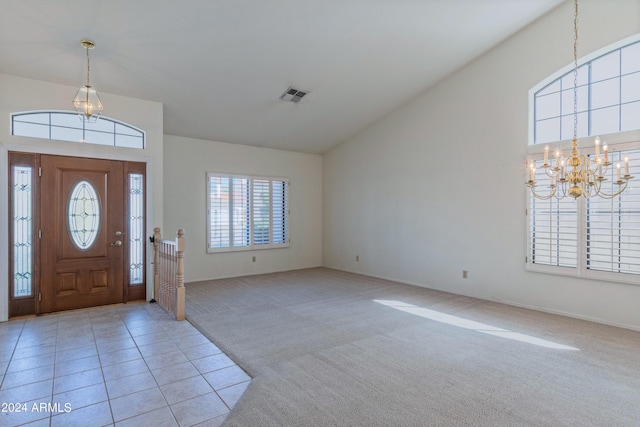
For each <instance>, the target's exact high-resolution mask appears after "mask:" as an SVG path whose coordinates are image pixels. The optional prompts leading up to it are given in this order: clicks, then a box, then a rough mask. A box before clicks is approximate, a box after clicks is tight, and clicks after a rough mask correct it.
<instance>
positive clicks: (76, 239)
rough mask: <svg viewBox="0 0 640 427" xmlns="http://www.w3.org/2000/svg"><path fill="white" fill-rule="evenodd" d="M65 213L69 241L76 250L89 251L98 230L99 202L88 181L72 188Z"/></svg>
mask: <svg viewBox="0 0 640 427" xmlns="http://www.w3.org/2000/svg"><path fill="white" fill-rule="evenodd" d="M67 212H68V217H69V218H68V219H69V234H70V235H71V241H73V243H74V244H75V245H76V247H77V248H78V249H81V250H87V249H89V248H90V247H91V246H92V245H93V243H94V242H95V241H96V238H97V237H98V229H99V228H100V201H99V199H98V193H96V190H95V188H93V185H91V183H90V182H89V181H80V182H78V183H77V184H76V185H75V187H73V190H72V191H71V196H70V197H69V206H68V209H67Z"/></svg>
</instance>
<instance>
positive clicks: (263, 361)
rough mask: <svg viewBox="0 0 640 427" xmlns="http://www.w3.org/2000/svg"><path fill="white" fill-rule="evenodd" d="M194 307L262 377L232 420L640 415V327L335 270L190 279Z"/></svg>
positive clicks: (343, 422) (284, 422)
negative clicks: (552, 345)
mask: <svg viewBox="0 0 640 427" xmlns="http://www.w3.org/2000/svg"><path fill="white" fill-rule="evenodd" d="M376 300H377V301H380V300H383V301H396V302H394V303H386V304H387V305H384V304H381V303H379V302H376ZM389 305H395V306H399V307H400V308H403V309H404V310H405V311H402V310H398V309H396V308H394V307H391V306H389ZM425 309H427V310H425ZM407 311H409V312H407ZM425 315H426V316H427V317H425ZM187 316H188V318H189V320H190V321H191V322H192V323H194V324H195V325H196V327H198V328H199V329H200V330H201V331H202V332H203V333H204V334H205V335H207V336H208V337H209V338H211V339H212V340H213V341H214V343H215V344H217V345H218V346H220V347H221V348H222V349H224V351H225V352H226V353H227V354H229V356H231V357H232V358H233V359H234V360H235V361H236V362H237V363H238V364H239V365H240V366H242V367H243V368H244V369H245V370H246V371H247V372H248V373H249V374H250V375H251V376H252V377H254V380H253V381H252V383H251V385H250V387H249V388H248V390H247V391H246V393H245V395H244V396H243V397H242V399H241V400H240V402H239V403H238V404H237V405H236V407H235V409H234V410H233V412H232V413H231V414H230V415H229V417H228V418H227V421H226V422H225V425H227V426H251V427H253V426H256V427H258V426H259V427H264V426H305V427H309V426H580V427H585V426H635V427H637V426H640V332H635V331H629V330H625V329H620V328H615V327H610V326H605V325H600V324H595V323H590V322H585V321H580V320H576V319H570V318H565V317H561V316H554V315H550V314H545V313H540V312H535V311H530V310H525V309H520V308H515V307H510V306H506V305H502V304H496V303H491V302H487V301H483V300H478V299H473V298H468V297H462V296H457V295H452V294H448V293H444V292H438V291H433V290H428V289H424V288H419V287H415V286H409V285H403V284H399V283H395V282H390V281H385V280H380V279H374V278H370V277H365V276H360V275H355V274H349V273H344V272H339V271H335V270H330V269H326V268H316V269H308V270H299V271H293V272H286V273H275V274H267V275H260V276H250V277H243V278H236V279H226V280H216V281H209V282H199V283H189V284H188V285H187ZM454 316H455V317H454ZM429 317H430V318H429ZM434 317H436V318H438V317H439V318H438V319H437V320H433V318H434ZM468 321H474V322H475V323H469V322H468ZM487 332H489V333H493V334H494V335H490V334H488V333H487ZM496 334H497V335H500V336H496ZM527 337H533V338H536V339H542V340H545V341H544V342H543V343H557V344H562V345H564V346H570V347H573V348H575V349H576V350H568V349H556V348H548V347H543V346H540V345H536V344H531V343H528V342H523V341H521V340H522V339H523V338H524V339H526V338H527ZM510 338H516V339H510Z"/></svg>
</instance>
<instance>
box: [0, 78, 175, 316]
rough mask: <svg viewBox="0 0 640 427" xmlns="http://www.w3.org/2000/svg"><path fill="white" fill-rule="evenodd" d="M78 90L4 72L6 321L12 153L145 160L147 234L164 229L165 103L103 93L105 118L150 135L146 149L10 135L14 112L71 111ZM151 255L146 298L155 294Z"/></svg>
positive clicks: (0, 179) (1, 146) (2, 274)
mask: <svg viewBox="0 0 640 427" xmlns="http://www.w3.org/2000/svg"><path fill="white" fill-rule="evenodd" d="M77 90H78V88H77V87H70V86H64V85H58V84H53V83H48V82H43V81H38V80H31V79H25V78H21V77H16V76H9V75H5V74H0V206H2V208H0V321H4V320H7V318H8V293H9V292H8V291H9V277H8V273H7V272H8V268H9V266H8V262H9V261H8V256H7V253H8V248H9V236H8V229H9V216H8V215H9V212H8V209H7V201H8V200H9V199H8V197H9V193H8V186H9V183H8V177H9V171H8V153H9V151H22V152H32V153H44V154H54V155H64V156H78V157H93V158H103V159H114V160H128V161H136V162H145V163H146V164H147V233H149V235H152V234H153V231H152V230H153V226H154V225H155V224H160V225H162V221H163V218H162V215H163V214H162V197H163V195H162V179H163V171H162V167H163V161H162V155H163V149H162V145H163V115H162V104H161V103H158V102H152V101H145V100H141V99H134V98H129V97H124V96H119V95H113V94H109V93H104V92H100V98H101V100H102V103H103V104H104V111H103V115H104V116H107V117H110V118H113V119H116V120H120V121H123V122H125V123H129V124H132V125H134V126H136V127H138V128H140V129H142V130H144V131H145V132H146V147H145V148H144V149H143V150H138V149H131V148H120V147H109V146H102V145H94V144H80V143H77V142H66V141H53V140H48V139H38V138H25V137H19V136H13V135H11V119H10V115H11V113H15V112H19V111H36V110H73V108H72V107H73V106H72V104H71V100H72V99H73V96H74V95H75V93H76V92H77ZM152 255H153V254H152V251H147V284H148V285H147V298H150V297H151V296H152V292H153V286H152V285H149V284H152V283H153V271H152V268H151V267H152V266H151V261H152V259H153V257H152Z"/></svg>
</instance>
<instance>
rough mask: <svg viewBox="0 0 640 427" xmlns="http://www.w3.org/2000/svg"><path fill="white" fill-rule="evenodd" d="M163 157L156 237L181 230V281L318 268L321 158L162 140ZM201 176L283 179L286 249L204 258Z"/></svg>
mask: <svg viewBox="0 0 640 427" xmlns="http://www.w3.org/2000/svg"><path fill="white" fill-rule="evenodd" d="M164 158H165V163H164V171H165V181H164V197H165V199H164V200H165V203H164V228H163V230H162V234H163V238H173V236H175V233H176V231H177V230H178V229H179V228H182V229H184V230H185V237H186V242H187V249H186V253H185V281H187V282H193V281H198V280H207V279H214V278H222V277H233V276H243V275H249V274H259V273H269V272H275V271H286V270H294V269H299V268H307V267H316V266H320V265H322V157H321V156H319V155H312V154H301V153H293V152H288V151H280V150H271V149H264V148H256V147H249V146H243V145H236V144H226V143H221V142H214V141H204V140H198V139H191V138H183V137H177V136H170V135H165V137H164ZM207 172H222V173H231V174H240V175H258V176H270V177H287V178H289V180H290V189H289V191H290V194H289V196H290V198H289V203H290V210H291V217H290V229H289V230H290V236H291V245H290V247H289V248H279V249H266V250H254V251H241V252H222V253H220V252H218V253H212V254H208V253H206V249H207V246H206V237H207V236H206V214H207V206H206V173H207ZM253 256H255V257H256V262H252V257H253Z"/></svg>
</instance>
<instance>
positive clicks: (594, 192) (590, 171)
mask: <svg viewBox="0 0 640 427" xmlns="http://www.w3.org/2000/svg"><path fill="white" fill-rule="evenodd" d="M573 35H574V38H573V140H572V143H571V146H572V148H571V155H570V156H569V157H568V158H565V157H564V156H563V154H562V152H561V151H560V150H556V152H555V156H554V157H555V159H554V160H553V161H549V146H546V147H545V149H544V162H543V164H542V167H543V168H544V172H545V174H546V175H547V177H548V178H549V192H548V193H546V194H540V193H539V192H537V191H536V187H537V186H538V183H537V182H536V180H535V177H536V165H535V162H534V161H531V162H530V163H529V165H528V170H529V180H528V181H527V182H526V185H527V186H528V187H529V188H530V189H531V194H533V196H534V197H536V198H538V199H541V200H547V199H550V198H552V197H554V196H555V197H556V198H558V199H563V198H565V197H566V196H571V197H573V198H574V199H577V198H578V197H580V196H584V197H595V196H598V197H602V198H605V199H610V198H613V197H615V196H617V195H618V194H620V193H622V192H623V191H624V190H625V189H626V188H627V184H628V183H629V180H630V179H632V178H633V177H632V176H631V175H629V157H625V158H624V174H623V173H622V171H621V167H622V165H621V164H620V163H617V164H616V165H615V167H616V169H617V180H616V181H613V184H615V185H617V186H618V187H617V188H615V187H614V186H613V185H612V187H613V189H612V191H611V192H610V193H607V192H606V191H604V190H603V188H602V184H603V182H604V181H607V178H605V176H606V175H607V171H608V170H609V167H610V166H612V165H613V163H612V162H610V161H609V152H608V150H607V146H606V145H604V146H603V152H602V154H603V155H602V156H601V155H600V154H601V153H600V138H599V137H596V139H595V158H594V160H593V161H592V159H591V158H590V157H589V156H587V155H585V154H580V152H579V151H578V137H577V136H578V0H574V19H573Z"/></svg>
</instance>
